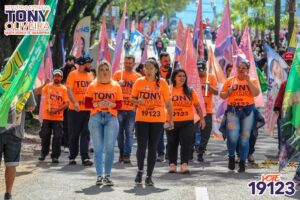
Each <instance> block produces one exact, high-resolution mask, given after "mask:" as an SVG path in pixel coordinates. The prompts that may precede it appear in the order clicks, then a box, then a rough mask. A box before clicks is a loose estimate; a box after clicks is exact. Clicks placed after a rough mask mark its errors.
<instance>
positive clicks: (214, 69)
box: [208, 46, 226, 83]
mask: <svg viewBox="0 0 300 200" xmlns="http://www.w3.org/2000/svg"><path fill="white" fill-rule="evenodd" d="M208 55H209V58H208V63H209V70H210V73H212V74H213V75H214V76H215V77H216V79H217V81H218V83H224V82H225V80H226V76H225V74H224V72H223V70H222V68H221V66H220V64H219V63H218V61H217V59H216V57H215V55H214V52H213V50H212V48H211V46H210V47H209V54H208Z"/></svg>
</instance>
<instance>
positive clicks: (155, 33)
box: [151, 16, 164, 41]
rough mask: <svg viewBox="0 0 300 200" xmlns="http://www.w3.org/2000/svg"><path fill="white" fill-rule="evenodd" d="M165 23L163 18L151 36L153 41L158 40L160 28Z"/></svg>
mask: <svg viewBox="0 0 300 200" xmlns="http://www.w3.org/2000/svg"><path fill="white" fill-rule="evenodd" d="M163 22H164V16H162V17H161V19H160V21H159V22H158V23H157V24H156V27H155V29H154V31H153V32H152V34H151V38H152V40H153V41H156V39H157V38H158V35H159V33H160V28H161V27H162V25H163Z"/></svg>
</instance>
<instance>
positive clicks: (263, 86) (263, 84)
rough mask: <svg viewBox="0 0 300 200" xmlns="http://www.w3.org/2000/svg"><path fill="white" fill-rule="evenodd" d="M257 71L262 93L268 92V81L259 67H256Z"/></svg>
mask: <svg viewBox="0 0 300 200" xmlns="http://www.w3.org/2000/svg"><path fill="white" fill-rule="evenodd" d="M256 71H257V75H258V80H259V84H260V88H261V91H262V92H266V91H267V90H268V83H267V80H266V78H265V77H264V75H263V73H262V72H261V71H260V69H259V68H258V67H256Z"/></svg>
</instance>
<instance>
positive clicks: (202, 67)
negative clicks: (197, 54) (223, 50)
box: [197, 60, 206, 71]
mask: <svg viewBox="0 0 300 200" xmlns="http://www.w3.org/2000/svg"><path fill="white" fill-rule="evenodd" d="M197 67H198V70H199V71H204V70H205V69H206V61H205V60H198V61H197Z"/></svg>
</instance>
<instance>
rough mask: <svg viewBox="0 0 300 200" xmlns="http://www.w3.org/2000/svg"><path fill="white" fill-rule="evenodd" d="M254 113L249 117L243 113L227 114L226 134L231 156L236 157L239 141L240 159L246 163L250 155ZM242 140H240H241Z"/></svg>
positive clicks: (236, 111) (237, 111)
mask: <svg viewBox="0 0 300 200" xmlns="http://www.w3.org/2000/svg"><path fill="white" fill-rule="evenodd" d="M253 123H254V113H253V111H251V112H250V114H249V115H248V116H247V115H246V114H245V113H244V112H243V111H239V110H235V111H234V112H228V113H227V123H226V134H227V149H228V153H229V156H235V150H236V146H237V143H238V141H239V142H240V144H239V145H240V150H239V153H240V159H241V160H242V161H245V160H246V159H247V157H248V153H249V138H250V133H251V131H252V128H253ZM239 139H240V140H239Z"/></svg>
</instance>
